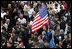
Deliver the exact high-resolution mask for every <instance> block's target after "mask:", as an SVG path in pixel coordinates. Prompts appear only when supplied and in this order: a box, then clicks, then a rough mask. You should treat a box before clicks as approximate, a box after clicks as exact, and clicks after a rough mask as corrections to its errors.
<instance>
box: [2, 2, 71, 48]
mask: <svg viewBox="0 0 72 49" xmlns="http://www.w3.org/2000/svg"><path fill="white" fill-rule="evenodd" d="M44 4H46V5H47V8H48V17H49V22H48V24H46V25H45V26H43V27H42V28H40V29H39V30H38V31H36V32H34V33H33V32H32V30H31V28H32V24H33V19H34V17H35V15H36V14H37V13H38V12H39V10H40V8H42V6H43V5H44ZM1 48H71V2H70V1H1Z"/></svg>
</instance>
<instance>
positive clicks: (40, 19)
mask: <svg viewBox="0 0 72 49" xmlns="http://www.w3.org/2000/svg"><path fill="white" fill-rule="evenodd" d="M47 23H48V10H47V5H44V6H43V7H42V8H41V9H40V11H39V12H38V13H37V15H36V16H35V17H34V21H33V25H32V32H35V31H37V30H39V29H40V28H41V27H43V26H44V25H45V24H47Z"/></svg>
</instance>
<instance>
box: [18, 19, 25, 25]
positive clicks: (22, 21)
mask: <svg viewBox="0 0 72 49" xmlns="http://www.w3.org/2000/svg"><path fill="white" fill-rule="evenodd" d="M18 21H19V22H20V23H21V24H24V23H26V19H25V18H23V19H20V18H18Z"/></svg>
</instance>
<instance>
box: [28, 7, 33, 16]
mask: <svg viewBox="0 0 72 49" xmlns="http://www.w3.org/2000/svg"><path fill="white" fill-rule="evenodd" d="M33 11H34V9H33V8H31V9H30V10H29V11H28V14H29V17H31V16H32V12H33Z"/></svg>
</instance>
